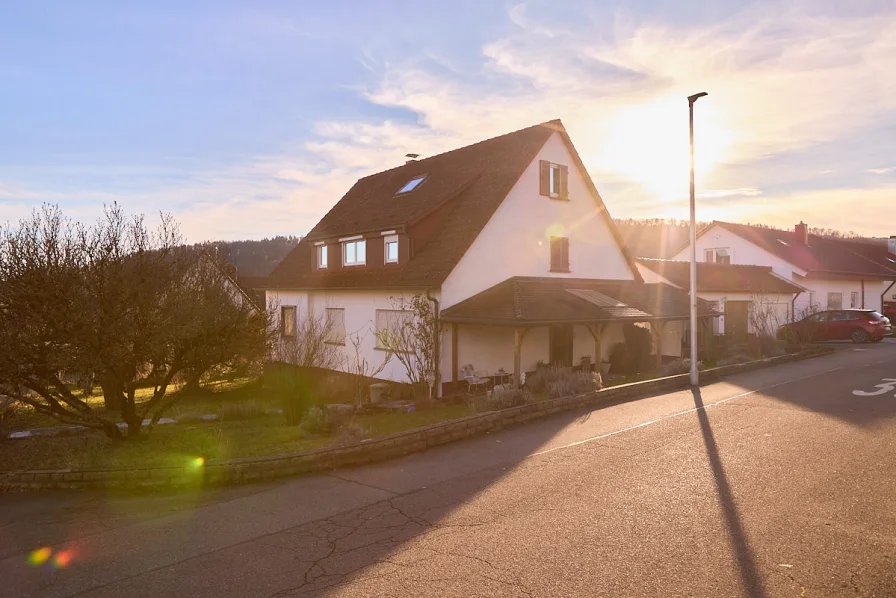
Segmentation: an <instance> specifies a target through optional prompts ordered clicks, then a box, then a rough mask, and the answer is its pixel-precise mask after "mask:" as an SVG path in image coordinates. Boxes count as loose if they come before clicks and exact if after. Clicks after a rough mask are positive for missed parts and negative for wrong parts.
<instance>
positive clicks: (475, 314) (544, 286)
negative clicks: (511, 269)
mask: <svg viewBox="0 0 896 598" xmlns="http://www.w3.org/2000/svg"><path fill="white" fill-rule="evenodd" d="M698 301H699V303H698V314H699V315H700V316H712V315H716V312H715V311H713V310H712V308H711V307H710V306H709V304H708V303H707V302H706V301H703V300H702V299H700V300H698ZM689 305H690V304H689V299H688V294H687V293H686V292H685V291H682V290H681V289H676V288H675V287H673V286H670V285H667V284H662V283H653V284H650V283H643V282H639V281H619V280H593V279H585V278H537V277H534V278H533V277H522V276H516V277H513V278H508V279H507V280H505V281H504V282H502V283H500V284H497V285H495V286H493V287H491V288H488V289H486V290H484V291H482V292H481V293H478V294H476V295H474V296H472V297H470V298H469V299H465V300H464V301H461V302H460V303H457V304H455V305H452V306H451V307H449V308H447V309H445V310H442V312H441V314H440V317H441V319H442V320H444V321H446V322H460V323H463V322H467V323H482V324H494V325H508V326H509V325H532V326H534V325H545V324H560V323H572V322H578V323H586V322H609V321H619V320H628V321H635V322H639V321H647V320H681V319H687V318H688V317H689V314H690V311H689Z"/></svg>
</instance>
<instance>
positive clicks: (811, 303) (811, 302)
mask: <svg viewBox="0 0 896 598" xmlns="http://www.w3.org/2000/svg"><path fill="white" fill-rule="evenodd" d="M816 305H818V304H817V303H815V291H809V309H814V308H815V306H816Z"/></svg>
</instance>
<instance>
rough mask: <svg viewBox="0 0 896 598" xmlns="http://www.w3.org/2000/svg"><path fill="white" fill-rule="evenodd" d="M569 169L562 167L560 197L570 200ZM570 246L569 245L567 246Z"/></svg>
mask: <svg viewBox="0 0 896 598" xmlns="http://www.w3.org/2000/svg"><path fill="white" fill-rule="evenodd" d="M568 183H569V167H568V166H561V167H560V197H562V198H563V199H569V184H568ZM567 245H568V244H567Z"/></svg>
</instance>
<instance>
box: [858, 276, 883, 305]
mask: <svg viewBox="0 0 896 598" xmlns="http://www.w3.org/2000/svg"><path fill="white" fill-rule="evenodd" d="M861 282H862V309H865V281H864V280H862V281H861ZM880 308H881V309H883V308H884V306H883V302H881V306H880Z"/></svg>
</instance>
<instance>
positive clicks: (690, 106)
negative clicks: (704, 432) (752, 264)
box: [688, 91, 707, 386]
mask: <svg viewBox="0 0 896 598" xmlns="http://www.w3.org/2000/svg"><path fill="white" fill-rule="evenodd" d="M705 95H707V93H706V92H705V91H702V92H700V93H695V94H694V95H692V96H688V115H689V117H690V125H691V386H698V385H699V384H700V378H699V376H698V374H697V216H696V210H695V208H694V203H695V202H694V102H696V101H697V100H699V99H700V98H702V97H703V96H705Z"/></svg>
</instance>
